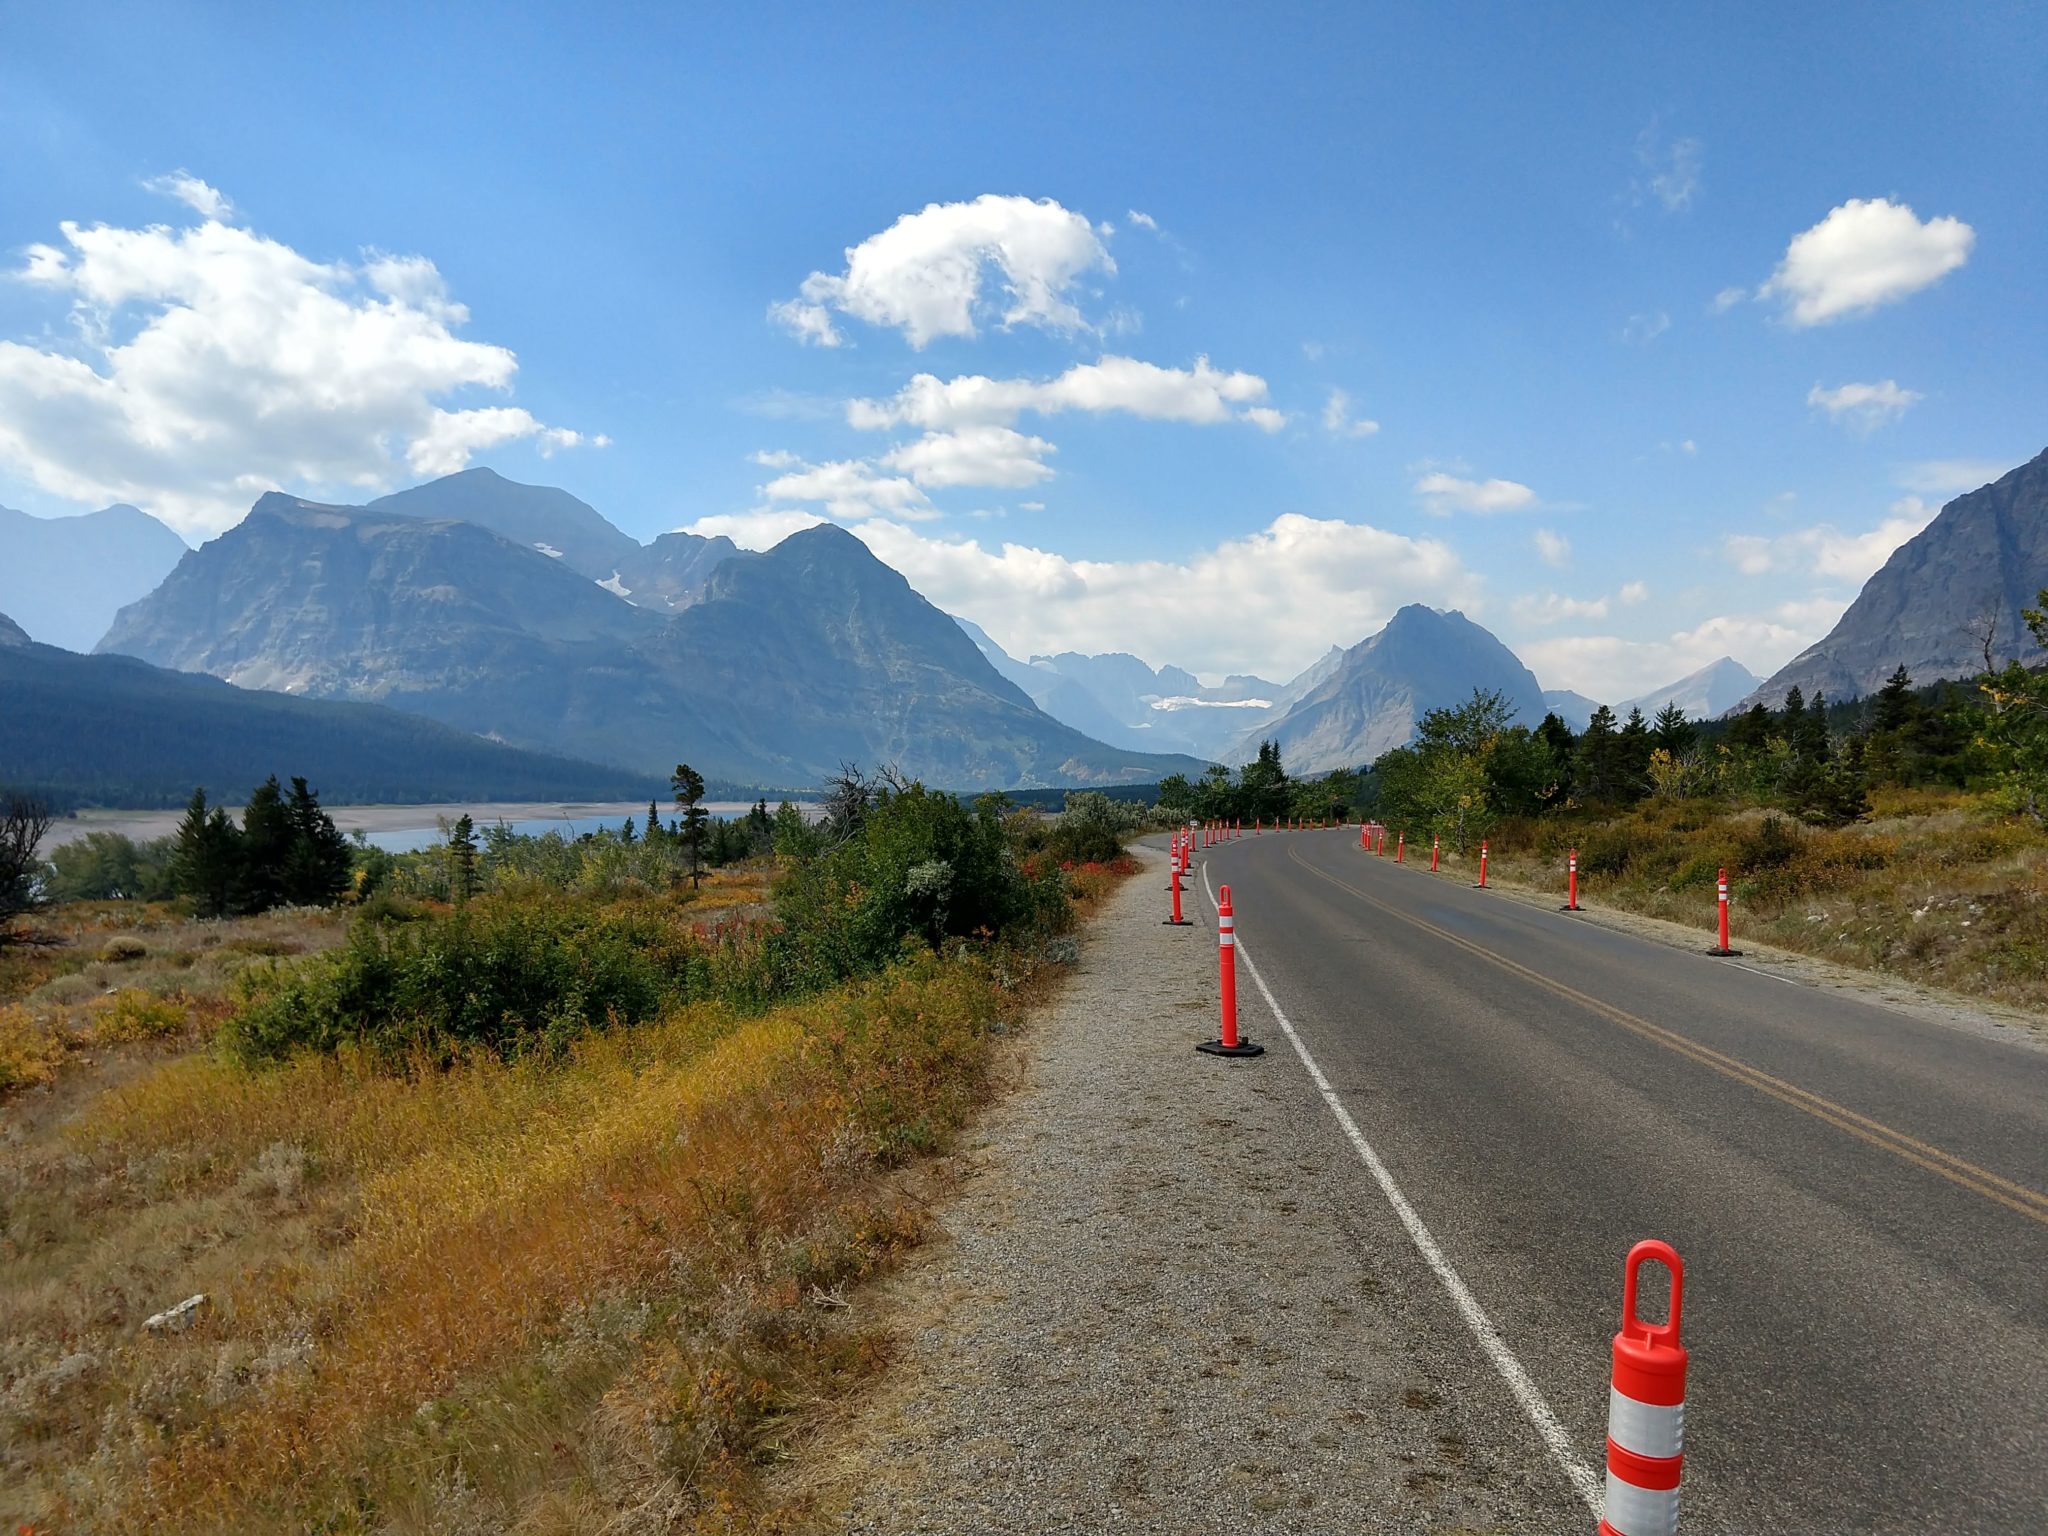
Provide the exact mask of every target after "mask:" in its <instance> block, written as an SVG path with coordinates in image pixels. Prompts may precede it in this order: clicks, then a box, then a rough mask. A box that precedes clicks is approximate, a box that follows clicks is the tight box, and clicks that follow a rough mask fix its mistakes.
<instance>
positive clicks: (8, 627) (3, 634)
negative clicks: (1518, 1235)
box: [0, 613, 35, 650]
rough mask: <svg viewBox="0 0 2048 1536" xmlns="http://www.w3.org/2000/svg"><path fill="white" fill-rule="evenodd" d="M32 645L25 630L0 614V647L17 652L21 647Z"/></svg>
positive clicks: (33, 642) (32, 642)
mask: <svg viewBox="0 0 2048 1536" xmlns="http://www.w3.org/2000/svg"><path fill="white" fill-rule="evenodd" d="M34 644H35V641H33V640H31V639H30V638H29V635H28V631H27V630H25V629H23V628H22V627H21V626H20V625H19V624H17V623H15V622H14V620H12V619H10V618H9V617H7V615H6V614H4V613H0V646H6V647H8V648H9V649H15V650H18V649H20V648H21V647H23V646H28V645H34Z"/></svg>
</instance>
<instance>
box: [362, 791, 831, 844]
mask: <svg viewBox="0 0 2048 1536" xmlns="http://www.w3.org/2000/svg"><path fill="white" fill-rule="evenodd" d="M753 808H754V802H753V801H751V800H717V801H712V800H707V801H705V802H704V809H706V810H707V811H709V812H710V813H711V814H712V815H714V816H722V817H728V818H730V817H734V816H744V815H746V814H747V812H749V811H751V810H752V809H753ZM768 809H769V810H771V811H772V810H774V809H775V807H774V806H773V805H772V804H771V805H770V806H769V807H768ZM797 809H799V810H800V811H802V812H803V813H804V815H805V817H807V818H815V817H816V816H817V814H818V807H817V806H815V805H811V804H809V803H804V802H800V803H799V804H798V806H797ZM661 810H662V820H663V821H664V822H667V821H672V820H674V819H675V808H674V807H673V806H666V805H665V806H663V807H662V808H661ZM629 815H630V816H631V817H632V821H633V830H634V832H635V833H636V834H637V833H638V832H639V831H640V830H641V829H642V828H643V827H644V826H645V824H646V821H647V811H646V808H645V807H642V808H641V810H640V811H639V813H638V814H637V815H636V814H634V813H632V812H622V813H620V814H618V815H612V816H569V815H561V816H536V817H534V818H532V819H531V820H526V821H508V822H506V823H505V825H506V826H508V827H510V828H511V829H512V830H513V831H514V832H517V833H518V834H520V835H521V836H522V837H538V836H540V834H541V833H543V832H559V833H561V834H562V836H564V837H566V838H577V837H581V836H582V835H583V834H584V833H585V832H612V831H616V830H618V828H619V827H620V826H622V825H623V824H624V823H625V821H626V819H627V817H628V816H629ZM496 825H497V822H496V821H495V820H490V821H487V820H483V819H479V820H478V821H477V824H476V827H477V831H478V833H479V834H481V833H482V831H483V829H484V828H485V827H486V826H493V827H494V826H496ZM367 841H368V843H369V845H370V846H371V847H372V848H382V849H383V850H384V851H385V852H387V853H413V852H416V851H418V850H419V849H421V848H431V847H433V846H434V844H436V843H438V842H440V841H441V829H440V828H439V827H437V826H433V825H431V824H430V825H427V826H424V827H399V828H396V829H394V830H392V831H388V832H372V833H370V834H369V836H368V838H367Z"/></svg>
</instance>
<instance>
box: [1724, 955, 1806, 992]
mask: <svg viewBox="0 0 2048 1536" xmlns="http://www.w3.org/2000/svg"><path fill="white" fill-rule="evenodd" d="M1728 963H1729V964H1730V965H1733V966H1735V969H1737V970H1738V971H1747V972H1749V974H1750V975H1752V976H1761V977H1763V979H1764V980H1765V981H1782V982H1783V983H1785V985H1786V986H1788V987H1796V986H1800V985H1802V983H1800V982H1797V981H1794V980H1793V979H1792V978H1791V977H1790V976H1780V975H1778V974H1777V973H1776V972H1774V971H1760V970H1758V969H1757V968H1756V967H1755V966H1753V965H1737V964H1736V962H1735V961H1733V960H1730V961H1729V962H1728Z"/></svg>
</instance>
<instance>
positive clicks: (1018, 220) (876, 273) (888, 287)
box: [769, 193, 1116, 348]
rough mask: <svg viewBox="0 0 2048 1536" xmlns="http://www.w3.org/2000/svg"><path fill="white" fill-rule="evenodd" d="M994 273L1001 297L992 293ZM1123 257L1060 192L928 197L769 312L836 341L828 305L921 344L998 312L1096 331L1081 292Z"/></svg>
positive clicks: (1009, 319) (804, 332)
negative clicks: (1089, 278)
mask: <svg viewBox="0 0 2048 1536" xmlns="http://www.w3.org/2000/svg"><path fill="white" fill-rule="evenodd" d="M991 271H993V273H994V274H995V277H996V281H997V283H998V284H999V285H1000V288H1001V290H1002V293H1001V297H1000V298H999V299H990V298H987V297H985V296H984V283H985V279H986V278H987V277H988V275H989V273H990V272H991ZM1095 271H1100V272H1105V273H1114V272H1115V271H1116V263H1115V262H1114V261H1113V260H1111V259H1110V255H1109V251H1108V250H1107V248H1105V247H1104V245H1103V244H1102V240H1101V238H1100V236H1099V235H1098V234H1097V232H1096V229H1095V227H1094V226H1093V225H1092V224H1090V223H1089V222H1088V220H1087V219H1086V218H1084V217H1083V216H1082V215H1080V214H1078V213H1075V212H1073V211H1072V210H1070V209H1067V208H1063V207H1061V206H1060V205H1059V204H1058V203H1056V202H1054V201H1053V200H1052V199H1051V198H1040V199H1036V200H1034V199H1032V198H1028V197H1005V196H999V195H997V194H995V193H983V194H982V195H981V196H980V197H977V198H975V199H974V200H973V201H972V202H966V203H929V204H927V205H926V206H925V207H924V208H923V209H922V210H920V211H919V212H917V213H906V214H904V215H903V216H902V217H901V218H899V219H898V220H897V221H896V222H895V223H894V224H892V225H890V226H889V227H888V228H887V229H885V230H883V231H882V232H881V233H879V234H875V235H870V236H869V237H868V238H867V239H865V240H863V241H862V242H861V243H860V244H859V245H855V246H849V247H848V248H847V251H846V270H845V271H843V272H840V273H837V274H834V273H828V272H813V273H812V274H811V275H810V276H809V277H807V278H805V279H804V281H803V284H802V286H801V287H800V288H799V290H798V295H797V297H796V298H794V299H789V300H784V301H783V302H782V303H780V304H777V305H774V306H771V308H770V310H769V314H770V316H771V318H773V319H775V320H776V321H777V322H778V323H780V324H782V325H783V326H785V327H786V328H788V329H790V330H791V331H793V332H794V333H795V334H796V335H797V336H798V337H800V338H801V339H804V340H806V341H811V342H814V343H817V344H819V345H824V346H836V345H838V343H839V340H840V337H839V333H838V332H837V330H836V329H835V328H834V326H833V324H832V319H831V315H830V313H829V311H833V310H836V311H838V312H839V313H840V314H843V315H848V316H851V317H852V318H854V319H856V320H861V321H864V322H866V323H867V324H869V325H874V326H882V327H886V328H889V329H893V330H898V331H901V332H902V333H903V337H904V339H905V340H906V341H908V342H909V343H910V344H911V346H913V347H919V348H922V347H923V346H924V345H925V344H926V343H928V342H930V341H932V340H933V339H934V338H936V337H940V336H973V335H975V334H977V325H978V323H979V322H982V321H986V320H987V319H989V318H990V317H991V315H993V316H994V317H995V318H997V319H998V321H999V323H1000V324H1002V325H1003V326H1006V327H1007V326H1013V325H1033V326H1038V327H1040V328H1042V329H1045V330H1051V331H1066V332H1072V331H1079V330H1085V329H1087V322H1086V321H1085V320H1084V319H1083V318H1082V315H1081V312H1080V310H1079V309H1078V308H1077V307H1076V306H1075V304H1074V298H1073V295H1074V290H1075V287H1076V285H1077V284H1078V283H1079V281H1080V280H1081V278H1082V277H1083V276H1085V275H1086V274H1088V273H1090V272H1095Z"/></svg>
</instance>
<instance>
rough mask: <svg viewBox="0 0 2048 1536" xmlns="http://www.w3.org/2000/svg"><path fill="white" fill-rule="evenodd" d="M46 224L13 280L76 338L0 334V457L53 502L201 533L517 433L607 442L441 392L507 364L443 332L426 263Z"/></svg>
mask: <svg viewBox="0 0 2048 1536" xmlns="http://www.w3.org/2000/svg"><path fill="white" fill-rule="evenodd" d="M198 195H199V194H197V193H196V192H195V193H194V196H198ZM189 200H190V199H188V201H189ZM61 229H62V234H63V244H62V245H61V246H52V245H38V246H35V247H32V248H31V249H30V251H29V252H28V257H27V261H26V263H25V265H24V267H23V268H22V269H21V270H20V271H19V272H18V273H17V276H19V277H20V278H21V279H22V280H23V281H24V282H25V284H27V285H28V286H29V287H30V288H31V289H33V290H37V291H42V292H47V293H49V294H52V295H54V296H57V297H60V298H61V299H63V300H65V301H66V302H68V304H69V305H70V308H71V314H72V319H73V322H74V331H75V339H74V341H73V343H72V345H70V346H69V347H68V348H62V349H59V348H56V347H47V346H41V345H32V344H24V343H21V342H13V341H0V462H5V463H6V464H8V465H9V466H10V467H11V468H13V469H15V470H17V471H18V472H20V473H21V474H22V475H23V476H25V477H26V478H27V479H28V480H30V481H32V482H33V483H34V484H36V485H37V486H39V487H41V488H42V489H44V490H46V491H48V492H50V493H52V494H53V495H56V496H60V497H63V498H65V499H67V500H72V501H78V502H87V503H105V502H108V501H129V502H134V503H136V504H138V505H140V506H144V507H147V508H149V510H151V511H152V512H155V513H157V514H158V515H159V516H161V517H163V518H164V519H165V520H166V521H168V522H170V523H171V524H173V525H174V526H175V527H177V528H179V529H181V530H183V531H185V532H188V533H210V532H215V531H218V530H219V529H221V528H225V527H227V526H229V525H230V524H232V523H233V522H235V521H236V520H237V519H238V518H239V517H240V516H241V514H242V513H243V512H244V511H246V510H247V508H248V506H249V504H250V503H251V502H252V501H253V500H254V499H255V498H256V497H257V496H258V495H260V494H261V493H263V492H264V491H267V490H272V489H278V488H287V489H292V490H297V491H302V492H305V493H308V494H322V493H342V492H345V491H346V492H353V491H358V490H381V489H384V488H387V487H388V486H389V485H390V484H391V483H392V481H393V480H394V479H395V478H397V477H398V476H399V475H400V474H401V473H402V467H403V468H410V469H411V470H413V471H414V472H417V473H439V472H444V471H447V470H452V469H459V468H461V467H463V465H464V464H466V463H467V462H468V459H469V456H470V455H471V454H472V453H474V452H476V451H477V450H478V449H480V448H484V447H489V446H493V445H496V444H501V443H505V442H509V441H513V440H516V439H525V440H528V441H531V442H533V443H535V444H537V445H538V446H540V447H541V448H542V449H543V451H547V450H551V449H554V448H562V447H569V446H572V445H575V444H579V443H586V442H587V443H590V444H593V445H601V444H602V443H603V442H604V441H605V439H603V438H601V437H585V436H584V435H582V434H579V433H576V432H572V431H569V430H567V429H565V428H559V427H553V426H550V425H548V424H546V423H544V422H542V421H540V420H538V419H537V418H536V417H534V416H533V415H532V414H531V413H530V412H528V411H526V410H523V409H520V408H518V407H515V406H509V405H495V406H482V407H471V408H463V409H454V408H450V407H449V406H448V405H447V404H445V403H444V402H445V401H446V399H447V398H448V397H449V396H451V395H454V394H456V393H457V392H458V391H465V390H473V389H485V390H494V391H498V392H500V393H503V392H506V391H509V389H510V388H511V385H512V380H513V376H514V375H515V373H516V372H517V370H518V360H517V359H516V358H515V357H514V356H513V354H512V352H511V351H510V350H509V349H508V348H505V347H501V346H493V345H490V344H488V343H484V342H478V341H468V340H464V339H463V338H461V337H460V336H458V335H456V334H455V333H456V330H457V329H458V328H459V327H461V326H462V325H464V324H466V323H467V321H468V318H469V316H468V312H467V311H466V310H465V309H464V308H463V307H462V306H461V305H460V304H457V303H455V302H454V301H453V300H452V299H451V298H450V297H449V295H448V293H447V289H446V284H445V283H444V282H443V280H442V278H441V275H440V273H439V272H438V270H436V268H435V267H434V265H433V263H432V262H431V261H429V260H427V259H426V258H424V257H419V256H411V257H395V256H390V255H385V254H380V253H374V252H373V253H370V254H368V255H367V256H366V257H365V258H364V260H363V261H361V262H360V263H350V262H345V261H337V262H319V261H314V260H312V259H310V258H308V257H305V256H302V255H300V254H299V253H298V252H297V251H294V250H293V249H291V248H290V247H289V246H286V245H283V244H280V243H279V242H277V241H274V240H269V239H265V238H264V237H262V236H260V235H257V234H254V233H252V232H251V231H249V230H247V229H243V228H238V227H235V226H232V225H228V224H224V223H222V222H220V221H219V220H218V219H208V220H206V221H205V222H203V223H201V224H199V225H198V226H197V227H193V228H186V229H173V228H169V227H166V226H163V225H154V226H151V227H150V228H147V229H117V228H110V227H108V226H105V225H96V226H91V227H86V226H83V225H79V224H75V223H68V222H67V223H65V224H63V225H62V226H61Z"/></svg>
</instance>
